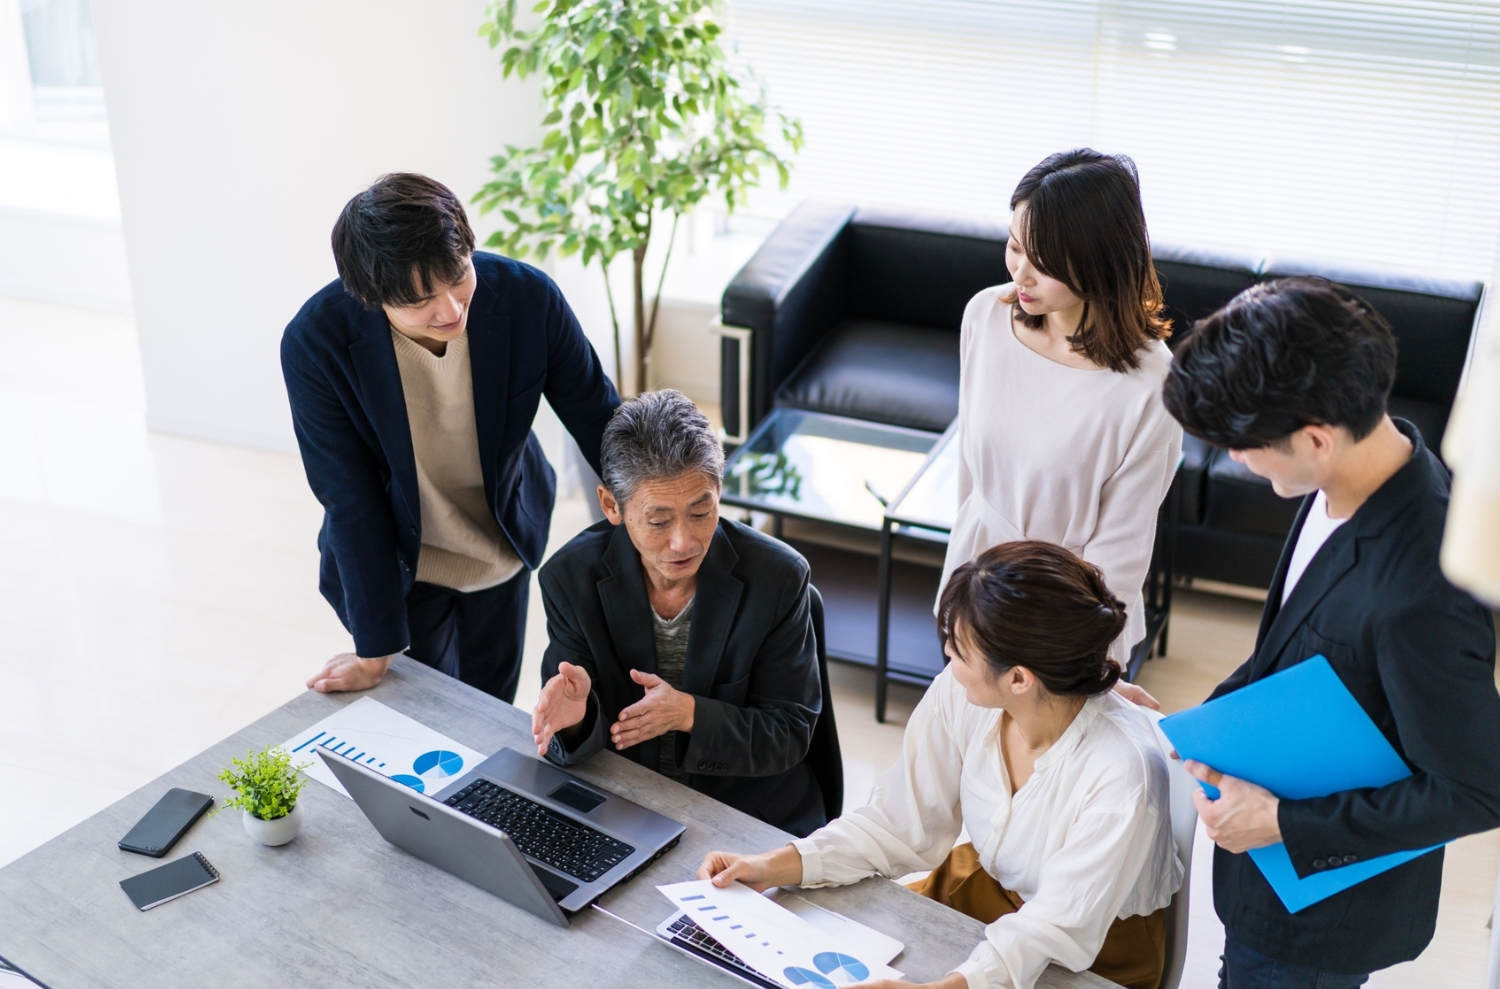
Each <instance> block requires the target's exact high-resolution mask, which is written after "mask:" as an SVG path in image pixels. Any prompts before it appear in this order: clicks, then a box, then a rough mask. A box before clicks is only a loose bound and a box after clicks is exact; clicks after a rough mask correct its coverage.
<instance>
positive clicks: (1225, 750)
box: [1161, 656, 1442, 913]
mask: <svg viewBox="0 0 1500 989" xmlns="http://www.w3.org/2000/svg"><path fill="white" fill-rule="evenodd" d="M1161 730H1162V731H1163V732H1165V733H1166V736H1167V738H1169V739H1171V740H1172V745H1173V746H1174V747H1175V748H1176V749H1177V752H1178V754H1179V755H1181V756H1182V757H1183V758H1184V759H1196V760H1197V761H1199V762H1201V763H1204V764H1205V765H1208V766H1212V767H1213V768H1214V769H1217V770H1218V771H1219V772H1221V773H1224V774H1226V775H1229V776H1236V777H1238V778H1240V779H1242V780H1248V781H1250V782H1251V783H1255V784H1256V785H1258V786H1263V787H1265V788H1266V789H1267V790H1270V791H1271V792H1272V793H1274V794H1276V796H1278V797H1281V798H1282V799H1285V800H1304V799H1307V798H1309V797H1323V796H1327V795H1328V794H1330V793H1338V792H1339V791H1341V790H1358V789H1365V788H1371V787H1381V786H1386V785H1387V784H1390V783H1394V782H1396V781H1397V780H1400V779H1405V778H1406V777H1408V776H1410V775H1411V770H1409V769H1407V768H1406V763H1404V762H1403V761H1402V760H1401V757H1400V756H1399V755H1397V754H1396V750H1395V749H1394V748H1392V747H1391V743H1390V742H1388V741H1386V738H1385V736H1384V735H1382V734H1381V733H1380V729H1379V728H1376V727H1375V722H1373V721H1371V720H1370V716H1369V715H1368V714H1366V713H1365V710H1364V708H1362V707H1360V706H1359V702H1358V701H1356V700H1355V699H1354V695H1353V694H1351V693H1349V688H1348V687H1345V686H1344V683H1343V681H1342V680H1340V679H1339V677H1338V674H1337V673H1335V672H1333V667H1332V666H1330V665H1328V660H1327V659H1325V658H1323V657H1322V656H1314V657H1312V658H1311V659H1309V660H1307V661H1306V662H1304V663H1298V664H1297V665H1296V666H1293V667H1292V668H1291V669H1288V670H1283V671H1281V672H1280V673H1276V674H1273V675H1271V676H1268V677H1266V678H1265V679H1264V680H1257V681H1256V682H1254V683H1252V684H1250V685H1249V686H1247V687H1242V688H1240V689H1239V690H1236V691H1234V692H1233V693H1231V694H1225V695H1224V696H1223V697H1218V698H1215V699H1214V700H1211V701H1209V702H1208V703H1206V704H1202V705H1200V706H1198V707H1195V708H1193V709H1191V710H1188V711H1183V712H1181V713H1180V714H1174V715H1171V716H1170V717H1167V718H1163V719H1162V721H1161ZM1202 785H1203V790H1204V792H1205V793H1207V795H1208V796H1209V797H1210V798H1211V799H1218V796H1219V793H1218V791H1217V790H1215V789H1214V788H1213V787H1211V786H1209V785H1207V784H1202ZM1441 847H1442V846H1441V845H1433V846H1432V847H1431V848H1420V849H1417V850H1415V851H1409V852H1394V853H1392V854H1390V855H1382V856H1380V857H1379V858H1373V859H1368V860H1366V861H1363V862H1356V863H1354V864H1352V865H1345V866H1340V867H1339V868H1337V869H1328V870H1326V871H1323V872H1316V873H1314V874H1312V875H1310V876H1308V877H1307V878H1305V879H1301V878H1298V876H1297V873H1296V870H1295V869H1293V868H1292V859H1291V856H1290V855H1288V854H1287V850H1286V846H1285V845H1280V844H1277V845H1268V846H1266V847H1265V848H1255V849H1252V850H1251V851H1250V858H1251V860H1253V861H1254V862H1255V864H1256V865H1257V866H1258V867H1259V868H1260V871H1261V874H1262V875H1264V876H1265V877H1266V881H1267V882H1269V883H1270V884H1271V888H1272V889H1274V890H1275V891H1276V895H1277V896H1279V897H1281V902H1282V903H1283V904H1285V905H1286V908H1287V910H1288V911H1290V912H1291V913H1296V912H1297V911H1298V910H1301V909H1303V908H1304V907H1308V906H1311V905H1312V904H1314V903H1317V902H1318V901H1319V900H1324V899H1327V898H1328V897H1330V896H1332V895H1333V894H1335V893H1340V892H1343V891H1344V890H1346V889H1348V888H1349V887H1350V886H1353V885H1355V884H1357V883H1362V882H1364V881H1365V880H1366V879H1369V878H1370V877H1371V876H1378V875H1380V873H1382V872H1385V871H1387V870H1388V869H1393V868H1395V867H1396V866H1398V865H1400V864H1402V863H1403V862H1409V861H1411V860H1412V859H1414V858H1416V857H1417V856H1418V855H1425V854H1427V853H1428V852H1430V851H1433V850H1434V849H1437V848H1441Z"/></svg>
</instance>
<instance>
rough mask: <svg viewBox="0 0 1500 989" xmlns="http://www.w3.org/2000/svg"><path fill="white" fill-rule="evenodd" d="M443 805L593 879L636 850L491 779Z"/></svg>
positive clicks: (525, 849)
mask: <svg viewBox="0 0 1500 989" xmlns="http://www.w3.org/2000/svg"><path fill="white" fill-rule="evenodd" d="M443 803H445V804H447V805H448V806H450V807H452V808H453V809H455V810H458V811H462V812H463V813H465V814H468V815H469V816H470V817H473V818H476V819H478V820H481V821H483V822H484V823H486V824H488V825H490V826H491V827H493V828H498V829H500V830H501V831H504V832H505V833H506V834H508V835H510V840H511V841H513V842H515V843H516V847H517V848H519V849H520V850H521V854H522V855H526V856H529V857H531V858H534V859H536V860H537V861H538V862H542V863H544V864H546V865H550V866H552V868H554V869H556V870H558V871H559V872H563V873H566V874H568V875H570V876H572V877H574V878H575V879H581V880H583V881H584V882H586V883H591V882H593V881H594V880H595V879H598V878H599V877H600V876H602V875H604V874H605V873H606V872H608V871H609V870H610V869H613V868H614V867H615V866H617V865H619V864H620V863H621V862H623V861H625V859H626V857H627V856H629V855H630V854H631V853H632V852H634V851H635V849H634V848H633V847H631V846H630V845H627V844H625V843H624V842H623V841H616V840H615V839H614V838H611V837H610V836H609V835H607V834H605V833H603V832H602V831H595V830H594V829H593V828H591V827H588V826H586V825H583V824H579V823H577V822H575V821H573V820H571V819H569V818H567V817H565V816H563V815H562V814H559V813H558V812H557V811H555V810H553V809H552V808H550V807H545V806H543V805H542V804H539V803H537V802H536V801H535V800H528V799H527V798H526V797H523V796H521V795H520V794H519V793H513V792H511V791H510V790H507V789H505V788H504V787H503V786H496V785H495V784H494V783H491V782H490V781H489V780H486V779H477V780H475V781H474V782H472V783H470V784H469V785H468V786H466V787H464V788H463V789H462V790H460V791H458V792H457V793H455V794H454V795H453V796H451V797H449V798H448V799H447V800H444V801H443Z"/></svg>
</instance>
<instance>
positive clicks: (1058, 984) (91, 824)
mask: <svg viewBox="0 0 1500 989" xmlns="http://www.w3.org/2000/svg"><path fill="white" fill-rule="evenodd" d="M369 693H370V695H371V696H373V697H375V698H376V699H378V700H380V701H381V702H382V703H384V704H387V705H389V706H390V707H392V708H395V709H396V710H399V711H401V712H403V713H404V714H407V715H409V716H410V717H413V718H416V719H417V720H418V721H421V722H423V723H425V724H428V725H431V726H432V727H433V728H436V729H438V730H439V731H442V732H444V733H446V734H447V735H449V736H450V737H452V738H453V739H455V740H456V741H458V742H461V743H463V744H465V745H469V746H472V747H473V748H475V749H477V750H479V751H481V752H491V751H494V750H496V749H499V748H501V747H504V746H511V747H514V748H520V749H523V750H525V749H528V748H529V747H530V744H531V735H530V719H529V717H527V716H526V715H525V714H524V713H522V712H521V711H518V710H516V709H515V708H513V707H511V706H510V705H508V704H504V703H502V702H500V701H498V700H495V699H494V698H492V697H490V696H488V695H486V694H483V693H480V692H479V691H476V690H474V689H472V688H470V687H466V686H464V685H463V684H460V683H459V682H457V681H456V680H453V679H450V678H449V677H446V676H443V675H442V674H439V673H436V672H434V671H432V670H430V669H428V668H427V667H425V666H422V665H421V664H419V663H416V662H414V661H412V660H409V659H406V658H404V657H397V658H396V660H395V662H394V663H393V664H392V666H391V670H390V673H388V674H387V676H386V678H385V681H384V682H383V683H381V684H380V686H378V687H376V688H375V689H373V690H371V691H369ZM354 696H357V695H354ZM354 696H351V695H348V694H342V695H332V696H328V695H322V694H315V693H311V692H309V693H306V694H304V695H302V696H300V697H298V698H296V699H295V700H292V701H290V702H288V703H287V704H285V705H283V706H282V707H280V708H278V709H277V710H275V711H273V712H271V713H270V714H268V715H266V716H265V717H264V718H261V719H260V720H259V721H256V722H255V723H254V724H251V725H249V726H248V727H246V728H244V729H242V730H240V731H238V732H236V733H234V734H233V735H231V736H230V737H228V738H227V739H225V740H224V741H222V742H220V743H219V744H217V745H215V746H213V747H212V748H210V749H209V750H207V751H206V752H202V753H200V754H199V755H197V756H195V757H193V758H192V759H189V760H188V761H187V762H185V763H183V764H182V765H181V766H178V767H177V768H176V769H174V770H172V771H171V772H169V773H167V774H166V775H164V776H162V777H161V778H160V779H157V780H155V781H153V782H151V783H149V784H147V785H146V786H143V787H141V788H140V789H139V790H137V791H136V792H135V793H132V794H131V795H130V796H128V797H126V798H125V799H123V800H121V801H119V802H118V803H116V804H114V805H113V806H111V807H109V808H107V809H105V810H103V811H100V812H99V813H98V814H95V815H94V816H93V817H91V818H89V819H88V820H86V821H84V822H83V823H82V824H79V825H78V826H77V827H74V828H72V829H70V830H68V831H67V832H65V833H64V834H62V835H60V836H58V837H57V838H54V839H53V840H51V841H49V842H47V843H46V844H45V845H42V846H41V847H40V848H38V849H36V850H35V851H33V852H31V853H30V854H28V855H25V856H23V857H22V858H20V859H18V860H16V861H15V862H13V863H11V864H10V865H8V866H6V867H5V868H4V869H0V956H4V957H6V958H8V959H9V960H10V961H11V962H12V963H14V964H15V965H17V966H18V967H19V968H21V969H22V970H24V971H27V972H29V973H30V974H31V975H33V976H34V977H36V978H37V979H39V980H41V981H42V982H44V983H46V984H47V985H48V986H50V987H51V989H69V987H74V986H77V987H85V986H86V987H90V989H93V987H113V986H122V987H126V986H128V987H152V989H157V987H163V989H166V987H175V986H184V987H187V986H191V987H194V989H198V987H201V986H208V985H212V986H216V987H234V986H245V987H254V989H265V987H266V986H283V985H313V986H339V987H342V989H357V987H372V989H375V987H379V989H387V987H391V986H418V985H420V986H478V985H497V986H499V985H504V986H516V985H528V986H533V985H534V986H558V987H569V989H578V987H580V986H587V987H590V989H594V987H603V986H659V987H672V986H700V985H722V986H726V987H728V986H734V985H740V983H738V982H736V981H734V980H732V979H730V978H728V977H727V976H723V975H717V974H715V973H714V972H712V971H711V970H710V969H707V968H705V967H703V966H701V965H699V964H697V963H696V962H694V961H692V960H691V959H688V958H684V957H681V956H679V955H678V954H677V953H675V952H673V951H671V950H670V949H668V948H666V947H665V946H663V945H661V944H658V943H654V940H653V939H652V938H649V937H648V936H646V935H644V934H642V933H640V932H638V931H634V930H631V929H630V928H629V927H626V926H625V925H623V924H621V923H620V922H619V921H617V920H614V919H613V918H610V917H606V916H603V915H602V914H600V913H598V912H597V911H593V910H588V911H585V912H583V913H581V914H580V915H578V916H577V917H575V918H574V920H573V925H572V927H571V929H569V930H566V931H564V930H560V929H558V928H556V927H553V926H551V925H549V924H546V923H544V922H542V921H540V920H537V919H535V918H533V917H532V916H531V915H530V914H528V913H525V912H523V911H521V910H518V909H516V908H514V907H512V906H510V905H509V904H507V903H505V902H504V901H503V900H500V899H498V898H496V897H493V896H491V895H489V894H488V893H485V892H483V891H482V890H480V889H478V888H476V887H474V886H470V885H468V884H467V883H464V882H462V881H460V880H458V879H455V878H453V877H452V876H450V875H448V874H447V873H444V872H441V871H439V870H438V869H435V868H433V867H431V866H429V865H427V864H426V863H424V862H422V861H420V860H418V859H415V858H413V857H411V856H409V855H407V854H406V853H405V852H402V851H400V850H399V849H397V848H396V847H395V846H393V845H389V844H387V843H386V842H385V841H384V840H382V839H381V838H380V836H379V835H378V834H376V832H375V830H374V829H373V828H372V827H371V826H370V825H369V823H368V822H367V821H366V820H365V818H364V816H363V815H362V814H360V812H359V809H358V808H357V807H356V806H355V805H354V802H353V801H351V800H348V799H346V798H344V797H343V796H340V795H339V794H336V793H334V792H333V791H332V790H330V789H328V788H327V787H324V786H323V785H322V784H320V783H316V782H311V783H309V784H308V786H307V789H306V791H305V792H304V795H303V798H302V799H303V802H304V810H305V812H306V815H307V819H306V821H305V822H304V827H303V831H302V834H301V836H300V837H298V838H297V839H296V840H295V841H293V842H292V843H291V844H290V845H286V846H284V847H282V848H265V847H262V846H259V845H256V844H253V843H252V842H251V841H250V840H249V838H248V837H247V836H246V834H245V832H244V830H243V828H242V827H241V824H240V818H239V814H238V812H224V813H221V814H219V815H218V816H217V817H214V818H211V819H205V820H203V821H200V822H199V823H198V824H196V825H194V826H193V828H192V830H190V831H189V832H188V833H187V835H186V836H185V837H184V838H183V839H182V841H181V842H179V843H178V845H177V847H176V848H174V849H173V850H172V852H171V853H170V857H171V858H176V857H178V856H180V855H183V854H186V853H189V852H193V851H201V852H202V853H203V854H204V855H205V856H207V858H208V859H209V861H211V862H213V863H214V865H215V866H217V867H218V868H219V870H220V872H221V873H222V874H223V879H222V881H221V882H219V883H217V884H216V885H214V886H210V887H208V888H207V889H204V890H200V891H198V892H195V893H190V894H188V895H187V896H185V897H183V898H181V899H179V900H174V901H172V902H170V903H166V904H163V905H162V906H160V907H157V908H156V909H154V910H151V911H148V912H146V913H141V912H139V911H137V910H136V909H135V907H134V906H132V905H131V903H130V901H129V900H128V899H127V898H126V896H125V894H124V893H123V892H122V891H121V890H120V888H119V885H118V883H119V881H120V880H121V879H124V878H126V877H128V876H131V875H134V874H137V873H140V872H145V871H146V870H147V869H150V868H153V867H155V866H156V865H157V864H158V863H157V862H156V861H155V860H153V859H147V858H144V857H141V856H138V855H132V854H129V853H127V852H122V851H119V850H118V849H117V848H116V847H115V842H116V841H117V840H118V839H119V837H120V836H121V835H123V834H124V833H125V832H126V831H127V830H128V829H129V828H130V826H131V825H132V824H133V823H134V822H135V821H136V820H137V819H138V818H139V817H140V816H141V815H142V814H144V813H145V812H146V810H147V809H148V808H149V807H150V806H151V805H152V804H153V803H154V802H155V801H156V800H157V799H158V798H159V797H160V796H161V795H162V794H163V793H164V792H166V790H167V789H168V788H169V787H173V786H182V787H187V788H189V789H194V790H199V791H202V792H205V793H212V794H215V795H222V794H223V793H224V792H225V788H224V786H223V785H222V784H220V783H218V782H217V781H216V780H215V779H214V776H215V774H216V772H217V771H218V769H219V768H220V767H221V766H224V765H227V764H228V762H229V759H230V757H231V756H238V755H243V754H244V753H245V751H246V750H247V749H250V748H252V747H255V748H258V747H261V746H264V745H267V744H272V743H277V742H281V741H284V740H285V739H288V738H290V737H292V735H294V734H295V733H296V732H297V731H299V730H300V729H302V728H304V727H306V726H307V725H309V724H312V723H313V722H315V721H318V720H320V719H322V718H323V717H325V716H327V715H328V714H329V713H330V712H332V711H333V710H335V709H336V708H337V707H339V706H341V705H343V704H347V703H349V702H350V701H351V700H353V699H354ZM122 744H126V743H125V741H124V740H122ZM576 772H577V773H578V775H579V776H582V777H583V778H585V779H587V780H589V781H590V782H591V783H593V784H594V785H596V786H600V787H602V788H604V789H607V790H612V791H614V792H617V793H623V794H627V795H629V796H630V797H632V798H633V799H635V800H637V801H639V802H641V803H643V804H645V805H646V806H649V807H651V808H653V809H655V810H657V811H660V812H661V813H663V814H668V815H670V816H672V817H674V818H676V819H677V820H679V821H682V822H683V823H684V824H686V825H687V833H686V834H685V835H684V836H683V838H682V842H681V843H680V844H679V845H678V847H677V848H675V849H673V850H672V851H671V852H669V853H667V855H665V856H663V858H662V859H661V860H660V861H658V862H657V863H655V864H654V865H653V866H652V867H651V868H650V869H648V870H647V871H646V872H644V873H642V874H641V875H640V876H638V877H636V878H635V879H634V880H633V881H632V882H630V883H628V884H626V885H625V886H624V887H621V888H617V889H615V890H613V891H611V892H610V893H609V894H608V895H607V896H606V897H605V899H604V901H603V902H604V905H605V906H607V907H608V908H609V909H610V910H612V911H614V912H615V913H618V914H620V915H622V916H624V917H627V918H629V919H630V920H631V921H633V922H635V923H638V924H640V925H641V926H643V927H647V928H648V929H649V928H654V927H655V926H656V925H657V924H658V923H659V922H660V921H661V920H662V919H664V918H665V917H666V916H667V915H668V913H670V911H671V908H670V905H669V904H668V903H667V901H666V900H665V899H664V898H663V897H662V896H661V894H660V893H658V892H656V890H655V888H654V887H655V886H656V885H657V884H659V883H666V882H676V881H679V880H683V879H690V878H692V876H693V873H694V871H695V870H696V869H697V866H698V863H699V862H700V861H701V859H702V857H703V855H704V853H705V852H707V851H709V850H710V849H713V848H725V849H736V850H739V849H743V850H746V851H755V850H760V849H765V848H771V847H774V846H776V845H778V844H780V843H781V842H783V841H785V840H786V839H787V837H788V836H787V835H786V834H785V833H784V832H781V831H779V830H777V829H776V828H773V827H771V826H770V825H767V824H764V823H762V822H760V821H757V820H755V819H754V818H751V817H748V816H746V815H744V814H741V813H739V812H738V811H735V810H733V809H731V808H729V807H726V806H725V805H723V804H720V803H718V802H716V801H714V800H711V799H710V798H708V797H705V796H702V795H701V794H698V793H696V792H694V791H692V790H689V789H688V788H686V787H684V786H680V785H679V784H677V783H674V782H672V781H670V780H668V779H666V778H665V777H663V776H660V775H658V774H656V773H654V772H651V771H649V770H647V769H644V768H642V767H641V766H638V765H636V764H635V763H633V762H630V761H628V760H626V759H624V758H621V757H620V756H617V755H614V754H612V753H602V754H600V755H597V756H595V757H594V758H593V759H591V760H590V761H589V762H588V764H587V765H586V766H584V767H582V768H581V769H578V770H576ZM17 796H18V795H16V794H12V795H11V797H12V798H15V797H17ZM22 799H24V798H22ZM806 895H807V897H808V898H809V899H811V900H813V901H815V902H817V903H821V904H823V905H824V906H827V907H829V908H831V909H835V910H838V911H841V912H843V913H845V914H847V915H849V916H852V917H855V918H857V919H859V920H860V921H862V922H864V923H866V924H869V925H870V926H872V927H875V928H877V929H879V930H882V931H885V932H887V933H889V934H891V935H893V936H895V937H898V938H900V939H901V940H902V941H904V942H905V943H906V946H907V947H906V951H905V953H904V954H903V955H902V956H901V957H900V958H899V959H898V960H897V961H896V962H895V965H896V967H897V968H899V969H901V970H902V971H904V972H905V973H906V974H907V976H908V977H910V978H915V979H932V978H937V977H940V976H941V975H942V974H943V973H945V972H947V971H949V970H950V969H951V967H952V966H953V965H954V964H956V963H957V962H959V961H961V960H962V959H963V958H965V957H966V956H967V955H968V953H969V951H970V949H971V948H972V947H973V946H974V944H976V943H977V942H978V941H979V939H980V937H981V936H982V934H981V932H982V926H981V925H980V924H979V923H978V922H977V921H974V920H971V919H970V918H968V917H965V916H963V915H961V914H959V913H956V912H954V911H952V910H949V909H947V908H946V907H943V906H940V905H938V904H937V903H934V902H932V901H930V900H926V899H923V898H922V897H919V896H917V895H916V894H915V893H912V892H910V891H908V890H905V889H903V888H901V887H900V886H898V885H896V884H895V883H891V882H887V881H885V880H882V879H870V880H866V881H864V882H862V883H859V884H858V885H855V886H849V887H844V888H842V889H831V890H811V891H807V893H806ZM1039 985H1040V986H1044V987H1049V989H1064V987H1067V989H1072V987H1095V989H1097V987H1109V986H1112V985H1113V983H1110V982H1107V981H1105V980H1103V979H1100V978H1098V977H1096V976H1093V975H1090V974H1088V973H1084V974H1082V975H1074V974H1072V973H1070V972H1067V971H1064V970H1061V969H1058V968H1056V967H1054V968H1052V969H1051V970H1049V971H1048V973H1047V974H1046V975H1045V976H1044V977H1043V978H1042V980H1041V982H1040V983H1039Z"/></svg>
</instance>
